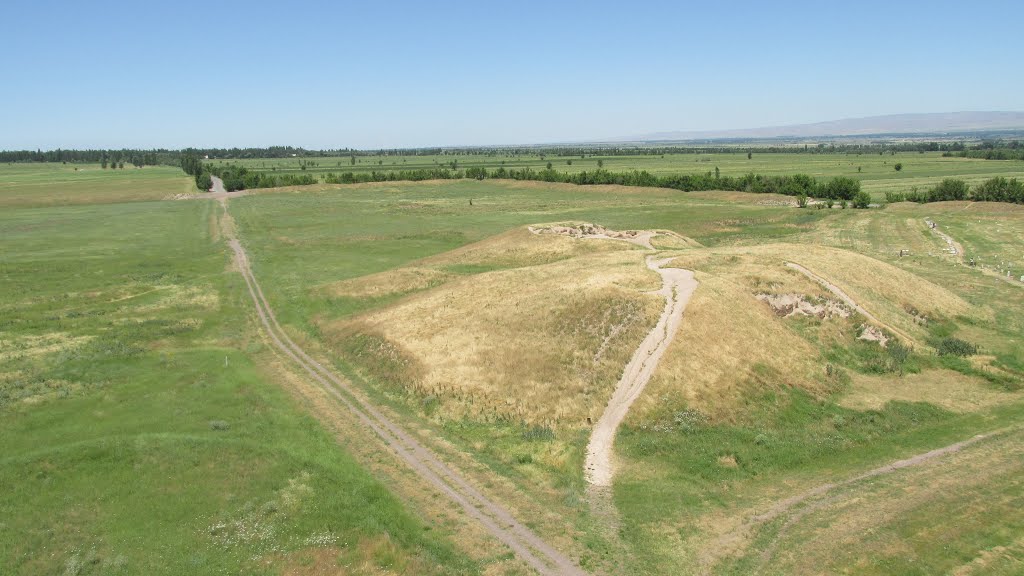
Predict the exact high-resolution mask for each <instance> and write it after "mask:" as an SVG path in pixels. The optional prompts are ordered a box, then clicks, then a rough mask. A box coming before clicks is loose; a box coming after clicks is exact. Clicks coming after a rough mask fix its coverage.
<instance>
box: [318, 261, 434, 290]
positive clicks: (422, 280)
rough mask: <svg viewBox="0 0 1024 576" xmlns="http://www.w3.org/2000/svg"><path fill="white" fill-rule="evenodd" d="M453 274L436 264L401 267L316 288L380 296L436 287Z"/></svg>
mask: <svg viewBox="0 0 1024 576" xmlns="http://www.w3.org/2000/svg"><path fill="white" fill-rule="evenodd" d="M452 277H453V275H452V274H448V273H445V272H443V271H441V270H435V269H433V268H419V267H409V268H398V269H395V270H386V271H384V272H379V273H377V274H370V275H368V276H361V277H359V278H351V279H348V280H342V281H340V282H332V283H330V284H326V285H323V286H320V287H318V288H317V289H316V291H317V292H318V293H320V294H325V295H329V296H334V297H345V298H380V297H383V296H389V295H392V294H404V293H406V292H415V291H418V290H426V289H427V288H433V287H434V286H437V285H439V284H444V283H445V282H446V281H448V280H450V279H451V278H452Z"/></svg>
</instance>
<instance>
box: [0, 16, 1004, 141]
mask: <svg viewBox="0 0 1024 576" xmlns="http://www.w3.org/2000/svg"><path fill="white" fill-rule="evenodd" d="M1022 24H1024V1H1021V0H1011V1H1005V2H1003V1H981V2H976V3H965V2H962V1H961V2H945V1H936V0H931V1H926V2H925V1H922V2H911V1H895V2H894V1H891V0H890V1H886V2H872V1H858V2H830V1H820V0H819V1H816V2H784V1H776V2H743V1H736V0H734V1H731V2H713V1H703V2H699V3H690V2H636V1H634V2H626V1H622V0H620V1H617V2H604V1H600V0H594V1H589V2H557V1H555V2H550V1H549V2H531V1H521V2H503V3H498V4H494V5H488V4H487V3H484V2H444V1H437V2H399V1H392V2H374V1H372V0H363V1H361V2H298V3H288V2H261V1H249V2H219V1H216V0H213V1H208V2H203V3H193V2H181V1H179V2H154V3H150V2H118V3H115V2H105V1H94V2H77V1H68V2H48V1H33V2H8V3H6V4H5V6H4V8H3V10H2V11H0V30H2V31H0V49H2V54H3V57H2V58H0V82H2V84H0V86H2V90H0V149H14V148H17V149H21V148H30V149H34V148H44V149H48V148H57V147H63V148H73V147H75V148H82V147H182V146H200V147H206V146H225V147H228V146H266V145H276V144H282V145H286V144H287V145H294V146H305V147H308V148H336V147H357V148H382V147H389V148H390V147H412V146H433V145H477V144H516V143H542V142H555V141H572V140H587V139H602V138H610V137H618V136H631V135H638V134H645V133H650V132H656V131H670V130H698V129H726V128H749V127H758V126H771V125H781V124H795V123H804V122H817V121H823V120H834V119H839V118H848V117H859V116H871V115H877V114H894V113H905V112H950V111H963V110H1022V109H1024V58H1022V57H1021V49H1020V48H1021V36H1020V34H1021V26H1022Z"/></svg>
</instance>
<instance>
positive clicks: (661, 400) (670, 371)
mask: <svg viewBox="0 0 1024 576" xmlns="http://www.w3.org/2000/svg"><path fill="white" fill-rule="evenodd" d="M706 256H710V257H712V258H713V257H714V255H713V254H707V255H706ZM697 259H700V257H699V256H698V258H697ZM687 264H688V263H687V262H685V261H677V262H676V265H677V266H679V267H688V266H687ZM696 268H697V270H700V267H699V266H698V267H696ZM697 281H698V282H700V286H699V287H698V288H697V291H696V292H694V295H693V298H692V299H691V300H690V303H689V305H688V306H687V307H686V311H685V313H684V315H683V325H682V327H681V328H680V330H679V333H678V334H677V335H676V338H675V340H674V341H673V343H672V344H671V346H670V347H669V349H668V352H667V353H666V354H665V356H664V357H663V358H662V360H661V364H660V365H659V366H658V369H657V371H656V372H655V374H654V377H653V378H652V379H651V382H650V383H649V384H648V385H647V389H646V390H645V391H644V394H643V395H642V396H641V397H640V398H639V400H638V401H637V403H636V404H634V405H633V409H632V411H631V413H630V415H629V416H628V418H629V419H631V420H632V421H633V422H648V421H655V420H658V419H660V418H662V417H663V416H665V414H666V413H667V412H671V411H674V410H678V409H680V408H682V407H684V406H685V407H690V408H696V409H699V410H701V411H704V412H706V413H708V414H709V415H711V416H712V417H714V418H715V419H719V420H728V419H730V418H732V417H733V416H735V415H736V411H735V409H736V408H737V407H738V406H740V405H742V403H743V401H744V398H746V397H748V396H749V395H751V394H756V393H757V392H760V391H763V390H765V389H766V388H771V387H775V388H777V387H782V386H794V387H799V388H803V389H806V390H811V391H815V390H818V389H819V387H820V385H819V384H818V383H817V379H816V378H815V372H820V370H821V369H820V366H819V365H818V363H817V358H818V353H817V351H816V350H815V349H814V348H813V347H812V346H811V345H810V344H808V343H807V342H806V341H805V340H803V339H802V338H800V337H799V336H798V335H796V333H794V332H793V331H792V330H790V329H789V328H788V327H787V326H786V324H785V322H784V321H783V320H781V319H780V318H778V317H777V316H776V315H775V313H774V312H772V311H771V309H770V308H769V306H768V305H767V304H765V303H763V302H760V301H758V300H757V299H756V298H755V297H754V294H753V293H752V290H751V289H750V288H749V287H748V286H747V285H745V284H744V283H743V282H742V281H738V279H736V278H735V277H731V275H730V274H728V273H715V272H710V273H709V272H700V271H698V272H697ZM786 289H787V290H788V289H789V287H787V288H786ZM808 291H810V290H808Z"/></svg>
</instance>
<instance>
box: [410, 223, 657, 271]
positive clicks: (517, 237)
mask: <svg viewBox="0 0 1024 576" xmlns="http://www.w3.org/2000/svg"><path fill="white" fill-rule="evenodd" d="M541 226H543V225H541ZM636 249H637V247H636V246H632V245H630V244H627V243H625V242H615V241H608V240H598V239H584V240H581V239H578V238H570V237H568V236H558V235H554V234H546V235H539V234H534V233H532V232H530V231H529V230H528V229H527V228H525V227H523V228H514V229H512V230H509V231H508V232H504V233H502V234H498V235H496V236H493V237H491V238H488V239H487V240H483V241H481V242H475V243H473V244H468V245H466V246H463V247H461V248H457V249H455V250H452V251H450V252H445V253H443V254H438V255H437V256H432V257H430V258H426V259H423V260H421V261H420V262H419V264H420V265H421V266H431V267H440V268H445V267H474V266H476V267H487V268H492V269H497V268H519V267H524V266H536V265H538V264H548V263H551V262H557V261H559V260H565V259H567V258H575V257H578V256H586V255H589V254H602V253H609V252H620V251H623V250H636Z"/></svg>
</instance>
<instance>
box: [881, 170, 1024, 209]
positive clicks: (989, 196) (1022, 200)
mask: <svg viewBox="0 0 1024 576" xmlns="http://www.w3.org/2000/svg"><path fill="white" fill-rule="evenodd" d="M947 200H974V201H975V202H1012V203H1014V204H1024V182H1020V181H1018V180H1017V179H1016V178H1011V179H1009V180H1007V179H1006V178H1003V177H1001V176H997V177H995V178H992V179H990V180H986V181H985V182H983V183H982V184H980V185H978V186H976V187H975V188H973V189H972V188H971V187H970V186H969V185H968V184H967V183H966V182H964V181H963V180H960V179H958V178H946V179H944V180H943V181H942V182H940V183H938V184H936V185H935V186H934V187H932V188H930V189H928V190H925V191H917V190H913V191H911V192H900V193H894V192H886V193H885V201H886V202H917V203H919V204H924V203H927V202H943V201H947Z"/></svg>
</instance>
